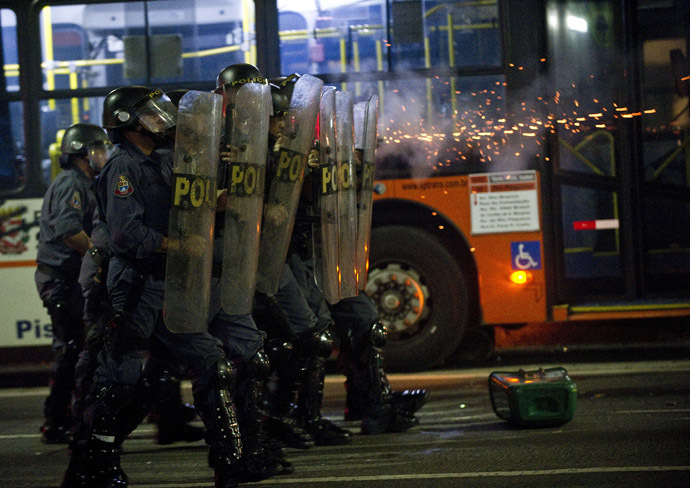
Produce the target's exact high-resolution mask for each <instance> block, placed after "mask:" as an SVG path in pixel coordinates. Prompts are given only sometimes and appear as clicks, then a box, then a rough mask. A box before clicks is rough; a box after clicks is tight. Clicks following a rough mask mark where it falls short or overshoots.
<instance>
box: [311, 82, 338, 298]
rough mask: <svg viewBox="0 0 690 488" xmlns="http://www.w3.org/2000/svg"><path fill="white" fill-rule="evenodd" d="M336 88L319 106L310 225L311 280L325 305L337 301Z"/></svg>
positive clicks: (329, 90)
mask: <svg viewBox="0 0 690 488" xmlns="http://www.w3.org/2000/svg"><path fill="white" fill-rule="evenodd" d="M335 149H336V147H335V88H333V87H327V88H324V92H323V94H322V95H321V103H320V106H319V151H320V160H321V162H320V165H319V169H318V177H317V178H316V186H317V189H316V192H315V194H316V198H315V199H314V207H315V211H316V214H317V215H319V216H320V220H319V221H318V222H315V223H313V224H312V238H313V243H314V278H315V280H316V284H317V285H318V287H319V288H320V289H321V290H322V291H323V293H324V295H325V297H326V300H327V301H328V303H331V304H335V303H337V302H339V301H340V299H341V297H340V283H339V271H338V175H339V174H340V173H339V171H338V160H337V159H336V157H335Z"/></svg>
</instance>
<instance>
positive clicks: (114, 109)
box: [103, 85, 177, 134]
mask: <svg viewBox="0 0 690 488" xmlns="http://www.w3.org/2000/svg"><path fill="white" fill-rule="evenodd" d="M176 119H177V109H176V108H175V106H174V105H173V103H172V102H171V101H170V98H168V96H167V95H166V94H165V93H164V92H163V90H161V89H160V88H149V87H147V86H141V85H132V86H123V87H120V88H116V89H114V90H113V91H111V92H110V93H108V95H107V96H106V97H105V100H104V101H103V127H104V128H106V129H108V130H121V129H133V128H135V127H136V125H137V122H138V123H139V124H141V125H142V126H143V127H144V128H145V129H146V130H148V131H149V132H151V133H153V134H163V133H166V132H167V131H169V130H170V129H172V128H173V127H174V126H175V124H176Z"/></svg>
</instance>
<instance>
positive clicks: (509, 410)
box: [489, 368, 577, 427]
mask: <svg viewBox="0 0 690 488" xmlns="http://www.w3.org/2000/svg"><path fill="white" fill-rule="evenodd" d="M489 392H490V393H491V405H492V406H493V409H494V412H496V415H498V416H499V417H500V418H501V419H503V420H506V421H508V422H509V423H510V424H512V425H515V426H517V427H546V426H555V425H561V424H565V423H566V422H569V421H570V420H571V419H572V418H573V415H575V407H576V406H577V386H576V385H575V383H573V381H572V380H571V379H570V377H569V376H568V372H567V371H566V370H565V369H564V368H548V369H541V368H540V369H538V370H536V371H525V370H522V369H521V370H519V371H518V372H514V373H507V372H499V371H496V372H493V373H491V374H490V375H489Z"/></svg>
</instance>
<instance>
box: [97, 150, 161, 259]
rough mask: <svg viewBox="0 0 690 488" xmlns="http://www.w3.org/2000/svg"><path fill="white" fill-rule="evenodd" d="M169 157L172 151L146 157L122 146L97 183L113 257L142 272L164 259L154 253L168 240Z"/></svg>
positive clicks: (157, 152)
mask: <svg viewBox="0 0 690 488" xmlns="http://www.w3.org/2000/svg"><path fill="white" fill-rule="evenodd" d="M171 156H172V152H171V151H169V150H166V151H154V153H152V154H151V155H150V156H146V155H145V154H143V153H142V152H141V151H139V150H138V149H137V148H136V147H135V146H133V145H131V144H129V143H127V142H124V143H122V144H120V145H119V146H118V148H117V150H116V151H115V152H114V153H113V155H112V156H111V157H110V159H109V160H108V163H107V164H106V166H105V168H103V171H102V173H101V176H100V178H99V180H98V185H97V191H96V194H97V198H98V205H99V214H100V216H101V218H102V219H103V220H104V221H105V223H106V225H107V229H108V233H109V235H110V251H111V253H112V255H113V256H114V257H115V258H117V259H118V260H119V261H121V262H123V263H125V264H126V265H128V266H131V267H134V268H138V269H139V270H140V271H144V270H145V268H146V267H149V266H150V265H151V264H152V263H153V262H156V261H159V260H160V259H161V255H159V254H156V253H155V250H156V249H158V248H159V247H160V245H161V243H162V241H163V237H164V236H167V235H168V220H169V214H170V199H171V182H172V157H171ZM147 271H148V270H147Z"/></svg>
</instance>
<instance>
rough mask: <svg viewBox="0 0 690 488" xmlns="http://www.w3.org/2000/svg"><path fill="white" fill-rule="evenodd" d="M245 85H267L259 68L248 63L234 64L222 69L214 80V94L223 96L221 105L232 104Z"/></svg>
mask: <svg viewBox="0 0 690 488" xmlns="http://www.w3.org/2000/svg"><path fill="white" fill-rule="evenodd" d="M245 83H261V84H262V85H266V84H268V81H266V78H264V77H263V75H262V74H261V71H259V68H257V67H256V66H254V65H253V64H249V63H236V64H231V65H230V66H227V67H225V68H223V70H222V71H221V72H220V73H219V74H218V78H217V79H216V93H219V94H221V95H223V105H228V104H234V103H235V96H236V95H237V91H238V90H239V89H240V88H241V87H242V85H244V84H245Z"/></svg>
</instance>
